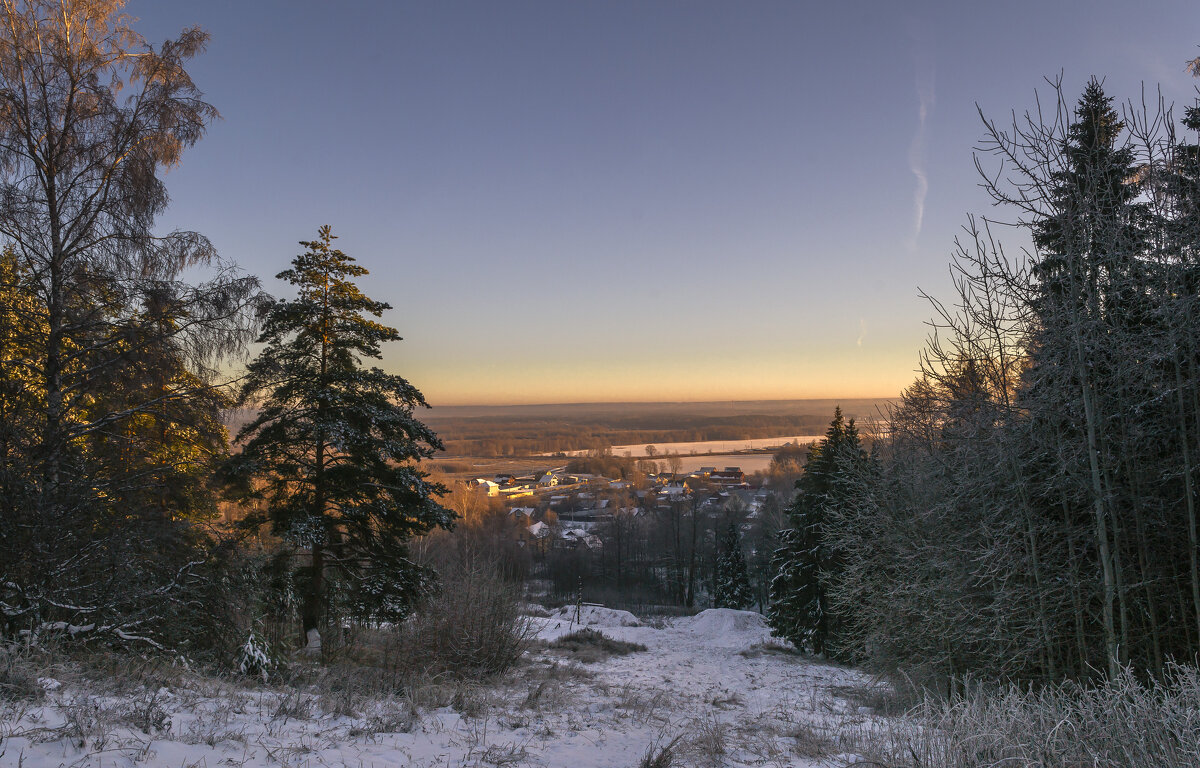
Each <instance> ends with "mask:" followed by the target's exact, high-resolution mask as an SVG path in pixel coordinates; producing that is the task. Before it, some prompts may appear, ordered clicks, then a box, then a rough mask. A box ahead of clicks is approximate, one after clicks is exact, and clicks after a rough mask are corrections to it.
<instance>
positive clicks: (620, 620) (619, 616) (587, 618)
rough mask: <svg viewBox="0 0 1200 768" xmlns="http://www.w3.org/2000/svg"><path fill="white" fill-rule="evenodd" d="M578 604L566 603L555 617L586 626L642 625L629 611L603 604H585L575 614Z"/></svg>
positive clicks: (556, 612)
mask: <svg viewBox="0 0 1200 768" xmlns="http://www.w3.org/2000/svg"><path fill="white" fill-rule="evenodd" d="M575 610H576V606H574V605H564V606H563V607H562V608H559V609H558V610H557V611H555V612H554V614H553V617H554V618H556V619H561V620H562V621H569V622H574V623H576V624H582V625H583V626H585V627H640V626H641V625H642V623H641V622H640V621H638V617H637V616H634V615H633V614H632V613H630V612H629V611H618V610H616V609H614V608H605V607H604V606H603V605H584V606H583V607H582V608H580V609H579V615H578V616H576V615H575Z"/></svg>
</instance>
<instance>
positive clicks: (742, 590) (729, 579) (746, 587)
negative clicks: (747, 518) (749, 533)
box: [713, 523, 754, 610]
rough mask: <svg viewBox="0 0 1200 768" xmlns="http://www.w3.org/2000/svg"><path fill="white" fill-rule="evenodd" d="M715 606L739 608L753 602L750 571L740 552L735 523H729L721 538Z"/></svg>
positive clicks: (740, 540) (740, 542)
mask: <svg viewBox="0 0 1200 768" xmlns="http://www.w3.org/2000/svg"><path fill="white" fill-rule="evenodd" d="M713 598H714V600H713V602H714V604H715V605H716V607H717V608H737V609H739V610H741V609H742V608H745V607H746V606H748V605H750V604H751V603H753V602H754V592H753V590H751V589H750V572H749V570H748V569H747V568H746V557H745V555H744V554H742V536H741V533H739V532H738V528H737V525H736V524H734V523H730V524H729V527H728V528H727V529H726V530H725V536H724V537H723V538H722V540H721V556H720V557H719V558H718V559H717V589H716V593H715V594H714V596H713Z"/></svg>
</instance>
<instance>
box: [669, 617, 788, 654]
mask: <svg viewBox="0 0 1200 768" xmlns="http://www.w3.org/2000/svg"><path fill="white" fill-rule="evenodd" d="M685 621H686V624H681V626H682V627H683V628H685V629H687V630H688V631H689V632H691V633H692V634H694V635H701V636H703V637H705V638H707V639H708V640H709V641H710V643H711V644H712V645H721V646H727V645H753V644H754V643H762V642H766V641H768V640H770V638H771V628H770V627H768V626H767V620H766V619H765V618H763V615H762V614H761V613H755V612H754V611H735V610H733V609H732V608H709V609H708V610H706V611H700V613H697V614H696V615H695V616H693V617H692V618H690V619H686V620H685Z"/></svg>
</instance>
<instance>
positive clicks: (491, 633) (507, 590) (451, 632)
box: [401, 555, 533, 675]
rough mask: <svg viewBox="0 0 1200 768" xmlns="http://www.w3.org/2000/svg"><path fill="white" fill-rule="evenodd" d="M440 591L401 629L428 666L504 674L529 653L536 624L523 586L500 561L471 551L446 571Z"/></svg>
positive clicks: (416, 658) (416, 655)
mask: <svg viewBox="0 0 1200 768" xmlns="http://www.w3.org/2000/svg"><path fill="white" fill-rule="evenodd" d="M440 575H441V582H442V583H441V588H440V590H439V591H438V594H437V595H436V596H435V597H433V598H432V599H430V600H428V601H427V602H426V604H425V605H424V606H423V607H422V608H421V609H420V610H419V611H418V612H417V614H416V615H415V616H413V617H412V618H411V619H409V621H408V622H406V623H405V625H404V626H403V628H402V629H401V633H402V635H403V636H404V637H403V640H404V642H403V643H402V645H403V646H405V647H407V648H409V649H410V653H411V655H412V657H413V658H414V661H415V663H416V664H417V665H419V666H421V667H424V670H425V671H430V672H434V673H439V672H446V673H451V674H455V675H460V674H461V675H499V674H503V673H504V672H506V671H508V670H509V669H511V668H512V666H513V665H514V664H516V663H517V661H518V660H519V659H520V658H521V656H522V654H524V653H525V649H526V648H527V647H528V644H529V640H530V639H531V637H532V634H533V630H532V627H531V625H530V623H529V619H528V617H526V616H524V615H523V614H522V611H521V606H522V602H521V597H522V596H521V587H520V585H518V584H512V583H508V582H506V581H504V580H503V578H501V573H500V567H499V565H498V564H497V563H496V562H495V561H493V560H490V559H487V558H485V557H482V556H478V555H474V556H467V557H464V558H463V559H462V560H460V561H459V562H458V563H457V564H456V565H453V566H451V567H449V568H448V569H447V570H444V571H443V572H442V573H441V574H440Z"/></svg>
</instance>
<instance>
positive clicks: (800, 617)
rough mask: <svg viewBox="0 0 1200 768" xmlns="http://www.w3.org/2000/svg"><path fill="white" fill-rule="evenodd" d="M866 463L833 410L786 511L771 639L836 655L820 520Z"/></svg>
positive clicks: (829, 571)
mask: <svg viewBox="0 0 1200 768" xmlns="http://www.w3.org/2000/svg"><path fill="white" fill-rule="evenodd" d="M866 459H867V456H866V453H865V452H864V451H863V449H862V445H861V443H860V441H859V438H858V430H857V428H856V427H855V426H854V419H850V420H849V421H847V420H846V419H845V417H844V416H843V415H842V409H841V408H840V407H838V408H837V409H836V410H835V411H834V417H833V421H832V423H831V424H830V425H829V429H828V431H827V432H826V433H825V439H824V440H822V441H821V442H819V443H817V444H815V445H814V446H813V447H812V448H811V449H810V450H809V454H808V463H807V465H806V466H805V469H804V474H803V475H802V476H801V477H800V479H799V480H797V481H796V489H797V490H798V491H799V493H798V494H797V496H796V500H795V501H794V502H793V503H792V507H791V509H790V510H789V511H788V514H789V517H790V519H791V523H792V526H791V528H789V529H785V530H783V531H781V532H780V547H779V549H777V550H776V552H775V556H774V561H775V578H774V579H773V580H772V582H771V605H770V607H769V608H768V610H767V622H768V623H769V624H770V625H771V629H772V630H774V633H775V634H776V635H779V636H781V637H783V638H786V639H787V640H789V641H790V642H791V643H792V644H793V645H795V646H796V647H798V648H811V649H812V651H813V653H827V654H829V655H831V656H836V655H838V652H839V643H838V638H839V632H838V630H839V621H838V618H837V617H836V616H835V615H832V613H831V611H830V610H829V599H828V596H827V592H828V584H829V579H830V578H831V577H833V576H834V575H835V573H836V570H837V567H838V562H837V556H836V552H834V551H833V550H832V549H831V548H830V547H829V546H828V545H827V544H826V542H825V540H824V528H825V518H826V515H827V512H828V510H829V509H830V507H831V506H832V505H833V504H837V503H838V502H839V500H840V499H841V498H844V496H845V493H844V489H845V487H846V478H847V475H848V474H849V473H852V472H854V471H856V470H857V469H859V468H861V467H862V466H863V464H864V463H865V462H866Z"/></svg>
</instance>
